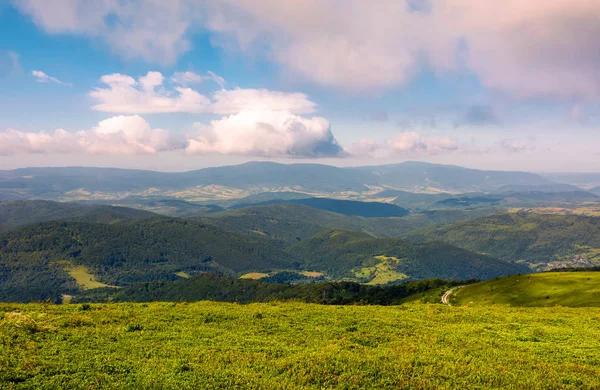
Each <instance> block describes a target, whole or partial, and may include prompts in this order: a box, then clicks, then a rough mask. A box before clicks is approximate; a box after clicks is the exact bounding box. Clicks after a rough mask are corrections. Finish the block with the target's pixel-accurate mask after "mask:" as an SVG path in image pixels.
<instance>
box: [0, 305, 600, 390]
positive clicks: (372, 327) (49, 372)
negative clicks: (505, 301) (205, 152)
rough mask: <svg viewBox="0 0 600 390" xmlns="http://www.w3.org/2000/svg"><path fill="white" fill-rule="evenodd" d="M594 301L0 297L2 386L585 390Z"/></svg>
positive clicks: (599, 313) (590, 368)
mask: <svg viewBox="0 0 600 390" xmlns="http://www.w3.org/2000/svg"><path fill="white" fill-rule="evenodd" d="M599 334H600V309H598V308H559V307H551V308H512V307H509V306H503V305H494V306H489V307H458V306H445V305H441V304H421V303H411V304H405V305H400V306H388V307H383V306H326V305H314V304H305V303H294V302H288V303H260V304H259V303H256V304H248V305H238V304H231V303H215V302H197V303H188V304H186V303H147V304H144V303H106V304H91V305H88V304H84V305H75V304H71V305H53V304H6V303H5V304H0V388H2V389H34V388H35V389H37V388H68V389H98V388H105V389H133V388H136V389H139V388H141V389H175V388H176V389H198V388H228V389H231V388H239V389H248V388H250V389H251V388H256V389H295V388H308V389H321V388H339V389H356V388H390V389H398V388H400V389H403V388H405V389H407V388H416V389H431V388H437V389H457V388H460V389H465V388H477V389H488V388H497V389H593V388H600V338H599V337H598V335H599Z"/></svg>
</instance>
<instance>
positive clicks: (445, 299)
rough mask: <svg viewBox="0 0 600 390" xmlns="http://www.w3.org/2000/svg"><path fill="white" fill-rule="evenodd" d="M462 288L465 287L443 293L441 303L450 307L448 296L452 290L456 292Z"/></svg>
mask: <svg viewBox="0 0 600 390" xmlns="http://www.w3.org/2000/svg"><path fill="white" fill-rule="evenodd" d="M463 287H465V286H458V287H452V288H451V289H450V290H448V291H446V292H445V293H444V295H443V296H442V303H443V304H444V305H448V306H450V302H448V298H450V295H452V293H453V292H454V290H458V289H459V288H463Z"/></svg>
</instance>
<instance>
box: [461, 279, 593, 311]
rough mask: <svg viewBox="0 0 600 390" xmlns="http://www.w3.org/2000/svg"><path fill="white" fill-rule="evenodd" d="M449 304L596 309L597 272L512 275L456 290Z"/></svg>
mask: <svg viewBox="0 0 600 390" xmlns="http://www.w3.org/2000/svg"><path fill="white" fill-rule="evenodd" d="M452 302H453V303H456V304H461V305H467V306H489V305H492V304H501V305H510V306H522V307H538V306H543V307H553V306H566V307H600V272H543V273H538V274H531V275H513V276H507V277H504V278H498V279H493V280H487V281H484V282H480V283H476V284H471V285H468V286H465V287H464V288H461V289H458V290H456V292H455V293H454V295H453V297H452Z"/></svg>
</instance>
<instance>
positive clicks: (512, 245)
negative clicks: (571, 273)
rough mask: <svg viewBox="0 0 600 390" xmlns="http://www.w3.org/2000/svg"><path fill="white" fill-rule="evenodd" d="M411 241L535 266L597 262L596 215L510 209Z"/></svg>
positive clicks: (599, 232)
mask: <svg viewBox="0 0 600 390" xmlns="http://www.w3.org/2000/svg"><path fill="white" fill-rule="evenodd" d="M406 238H407V239H409V240H411V241H415V242H424V241H431V240H437V241H441V242H445V243H447V244H451V245H456V246H459V247H461V248H465V249H468V250H471V251H475V252H478V253H486V254H489V255H490V256H494V257H496V258H499V259H503V260H506V261H512V262H525V263H527V264H531V265H532V266H533V267H535V268H537V269H551V268H557V267H566V266H592V265H597V264H600V218H596V217H585V216H576V215H544V214H535V213H508V214H500V215H491V216H487V217H482V218H477V219H473V220H469V221H461V222H454V223H451V224H448V225H442V226H435V227H428V228H424V229H421V230H418V231H416V232H413V233H410V234H408V235H407V237H406Z"/></svg>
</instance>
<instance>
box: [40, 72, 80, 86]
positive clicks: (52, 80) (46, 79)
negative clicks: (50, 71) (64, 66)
mask: <svg viewBox="0 0 600 390" xmlns="http://www.w3.org/2000/svg"><path fill="white" fill-rule="evenodd" d="M31 75H32V76H33V77H35V78H36V81H37V82H38V83H54V84H60V85H71V84H69V83H65V82H62V81H60V80H59V79H57V78H55V77H50V76H48V75H47V74H46V73H44V72H42V71H41V70H34V71H32V72H31Z"/></svg>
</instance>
